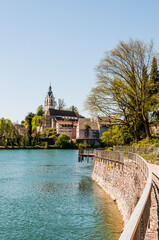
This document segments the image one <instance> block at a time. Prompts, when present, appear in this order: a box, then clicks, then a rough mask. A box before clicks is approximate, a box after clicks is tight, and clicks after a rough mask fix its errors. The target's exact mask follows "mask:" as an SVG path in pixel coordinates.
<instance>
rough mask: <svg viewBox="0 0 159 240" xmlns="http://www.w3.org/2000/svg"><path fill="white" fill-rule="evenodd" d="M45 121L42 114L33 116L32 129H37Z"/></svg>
mask: <svg viewBox="0 0 159 240" xmlns="http://www.w3.org/2000/svg"><path fill="white" fill-rule="evenodd" d="M42 122H43V117H42V116H38V115H35V116H34V117H33V118H32V131H35V130H36V129H37V127H38V126H41V125H42Z"/></svg>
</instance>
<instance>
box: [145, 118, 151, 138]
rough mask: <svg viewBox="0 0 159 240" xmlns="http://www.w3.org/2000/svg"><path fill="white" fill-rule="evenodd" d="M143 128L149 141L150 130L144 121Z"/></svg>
mask: <svg viewBox="0 0 159 240" xmlns="http://www.w3.org/2000/svg"><path fill="white" fill-rule="evenodd" d="M144 127H145V132H146V136H147V138H148V139H150V138H151V133H150V128H149V123H148V122H147V121H144Z"/></svg>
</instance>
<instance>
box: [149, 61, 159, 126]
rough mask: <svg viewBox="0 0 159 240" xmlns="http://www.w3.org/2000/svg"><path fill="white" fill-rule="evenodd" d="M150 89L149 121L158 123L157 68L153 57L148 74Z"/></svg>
mask: <svg viewBox="0 0 159 240" xmlns="http://www.w3.org/2000/svg"><path fill="white" fill-rule="evenodd" d="M150 83H151V88H150V90H149V93H150V96H151V99H152V102H151V120H152V121H154V122H158V121H159V71H158V66H157V59H156V58H155V57H154V58H153V61H152V66H151V73H150Z"/></svg>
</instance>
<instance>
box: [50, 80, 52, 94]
mask: <svg viewBox="0 0 159 240" xmlns="http://www.w3.org/2000/svg"><path fill="white" fill-rule="evenodd" d="M49 92H52V87H51V82H50V85H49Z"/></svg>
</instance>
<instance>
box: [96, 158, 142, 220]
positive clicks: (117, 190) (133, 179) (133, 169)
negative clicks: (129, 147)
mask: <svg viewBox="0 0 159 240" xmlns="http://www.w3.org/2000/svg"><path fill="white" fill-rule="evenodd" d="M92 179H93V180H94V181H95V182H96V183H98V184H99V185H100V186H101V187H102V189H103V190H104V191H105V192H106V193H107V194H109V195H110V197H111V198H112V199H113V200H114V201H116V202H117V204H118V208H119V210H120V212H121V214H122V217H123V221H124V224H126V223H127V222H128V220H129V218H130V215H131V213H132V212H133V210H134V208H135V206H136V204H137V202H138V200H139V198H140V196H141V194H142V192H143V189H144V186H145V183H146V181H145V178H144V177H143V175H142V172H141V170H140V169H139V167H138V166H137V165H136V164H135V163H132V162H128V161H125V164H124V167H123V169H122V168H121V167H120V168H119V166H117V165H116V166H115V165H111V164H108V162H107V161H106V160H99V159H95V160H94V169H93V174H92Z"/></svg>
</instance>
